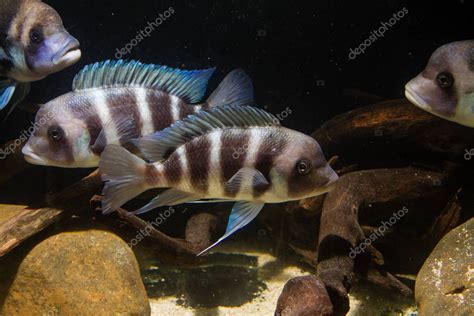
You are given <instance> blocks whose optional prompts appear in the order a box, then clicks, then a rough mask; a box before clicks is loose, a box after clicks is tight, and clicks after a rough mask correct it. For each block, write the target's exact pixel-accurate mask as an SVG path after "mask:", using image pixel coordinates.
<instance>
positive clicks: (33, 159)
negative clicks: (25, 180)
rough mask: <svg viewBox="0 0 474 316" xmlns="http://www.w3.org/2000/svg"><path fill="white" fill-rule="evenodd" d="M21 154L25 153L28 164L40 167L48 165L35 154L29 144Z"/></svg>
mask: <svg viewBox="0 0 474 316" xmlns="http://www.w3.org/2000/svg"><path fill="white" fill-rule="evenodd" d="M21 152H22V153H23V155H24V157H25V160H26V161H27V162H28V163H30V164H33V165H40V166H44V165H46V162H45V161H44V160H43V159H42V158H41V157H40V156H38V155H37V154H35V153H34V152H33V150H32V149H31V147H30V146H29V145H28V144H26V145H25V147H23V149H22V150H21Z"/></svg>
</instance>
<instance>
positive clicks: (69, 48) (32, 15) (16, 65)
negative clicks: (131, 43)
mask: <svg viewBox="0 0 474 316" xmlns="http://www.w3.org/2000/svg"><path fill="white" fill-rule="evenodd" d="M80 57H81V51H80V49H79V42H78V41H77V39H75V38H74V37H73V36H71V35H70V34H69V33H68V32H67V31H66V29H65V28H64V26H63V22H62V21H61V17H60V16H59V15H58V13H57V12H56V11H55V10H54V9H53V8H51V7H50V6H48V5H47V4H45V3H43V2H41V1H40V0H1V1H0V76H1V77H5V78H1V79H0V110H2V109H4V108H5V107H6V106H7V105H9V109H8V110H9V111H8V112H10V111H12V110H13V108H14V107H15V105H17V104H18V103H20V102H21V101H22V100H23V98H24V97H25V96H26V95H27V94H28V92H29V84H28V82H32V81H37V80H41V79H43V78H45V77H46V76H48V75H49V74H52V73H55V72H58V71H60V70H62V69H64V68H66V67H68V66H70V65H72V64H74V63H76V62H77V61H78V60H79V58H80ZM8 114H9V113H7V114H6V116H8Z"/></svg>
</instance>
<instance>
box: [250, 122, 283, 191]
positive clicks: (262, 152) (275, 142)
mask: <svg viewBox="0 0 474 316" xmlns="http://www.w3.org/2000/svg"><path fill="white" fill-rule="evenodd" d="M283 136H284V135H282V134H281V131H279V130H268V131H266V132H265V135H264V137H262V142H261V143H260V146H259V148H258V152H257V157H256V160H255V169H257V170H258V171H260V172H261V173H262V174H263V176H264V177H265V179H267V181H269V182H270V184H269V185H266V186H262V185H257V184H256V183H255V182H254V183H253V185H252V187H253V197H254V198H259V197H261V196H262V195H263V194H264V193H265V192H266V191H268V190H269V189H270V187H271V177H270V171H271V169H272V168H273V165H274V161H275V158H277V157H278V156H279V155H281V154H282V153H283V152H284V151H285V147H286V139H285V137H283Z"/></svg>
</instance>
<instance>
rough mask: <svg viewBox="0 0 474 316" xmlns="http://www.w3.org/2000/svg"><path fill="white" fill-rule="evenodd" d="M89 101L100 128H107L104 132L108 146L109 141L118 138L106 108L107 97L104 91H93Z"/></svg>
mask: <svg viewBox="0 0 474 316" xmlns="http://www.w3.org/2000/svg"><path fill="white" fill-rule="evenodd" d="M90 100H91V103H92V106H93V108H94V111H95V113H97V116H98V117H99V120H100V123H101V126H102V127H103V128H104V127H107V128H105V130H104V132H105V136H106V140H107V144H110V140H118V139H119V137H118V134H117V130H116V128H115V124H114V122H113V121H112V119H113V118H112V114H111V113H110V109H109V107H108V106H107V97H106V94H105V93H104V91H102V90H99V89H95V90H94V91H93V92H92V96H91V99H90Z"/></svg>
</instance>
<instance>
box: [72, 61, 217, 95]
mask: <svg viewBox="0 0 474 316" xmlns="http://www.w3.org/2000/svg"><path fill="white" fill-rule="evenodd" d="M214 70H215V68H210V69H205V70H180V69H175V68H170V67H167V66H161V65H154V64H142V63H141V62H139V61H136V60H132V61H123V60H106V61H102V62H98V63H95V64H90V65H87V66H85V67H84V68H83V69H82V70H81V71H80V72H79V73H78V74H77V75H76V76H75V77H74V81H73V84H72V90H73V91H81V90H85V89H92V88H107V87H116V86H131V87H142V88H149V89H156V90H161V91H164V92H167V93H169V94H171V95H174V96H177V97H179V98H181V99H183V100H184V101H186V102H189V103H197V102H199V101H201V99H202V98H203V96H204V94H205V93H206V88H207V83H208V81H209V79H210V78H211V76H212V74H213V73H214Z"/></svg>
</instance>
